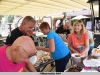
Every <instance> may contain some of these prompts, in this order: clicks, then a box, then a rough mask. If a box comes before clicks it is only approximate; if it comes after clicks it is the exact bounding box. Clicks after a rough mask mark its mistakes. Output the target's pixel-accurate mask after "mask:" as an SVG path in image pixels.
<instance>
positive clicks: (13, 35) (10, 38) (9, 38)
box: [6, 28, 24, 45]
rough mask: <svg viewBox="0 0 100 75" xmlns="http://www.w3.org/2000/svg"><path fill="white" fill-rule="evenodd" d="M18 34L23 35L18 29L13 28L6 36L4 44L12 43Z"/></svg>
mask: <svg viewBox="0 0 100 75" xmlns="http://www.w3.org/2000/svg"><path fill="white" fill-rule="evenodd" d="M20 36H24V35H23V33H22V32H21V31H20V30H19V29H18V28H16V29H14V30H13V31H12V32H11V33H10V34H9V35H8V36H7V38H6V45H7V44H13V42H14V41H15V40H16V39H17V38H18V37H20Z"/></svg>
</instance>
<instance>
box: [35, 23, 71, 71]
mask: <svg viewBox="0 0 100 75" xmlns="http://www.w3.org/2000/svg"><path fill="white" fill-rule="evenodd" d="M39 28H40V30H41V32H42V33H43V34H44V35H47V47H46V48H45V47H36V49H37V50H43V51H46V52H50V53H51V56H52V58H53V59H54V60H55V66H56V72H64V70H65V68H66V65H67V63H68V61H69V59H70V51H69V49H68V47H67V46H66V45H65V43H64V42H63V40H62V39H61V37H60V36H59V35H58V34H57V33H55V32H54V31H52V30H50V26H49V24H48V23H47V22H42V23H41V25H40V27H39Z"/></svg>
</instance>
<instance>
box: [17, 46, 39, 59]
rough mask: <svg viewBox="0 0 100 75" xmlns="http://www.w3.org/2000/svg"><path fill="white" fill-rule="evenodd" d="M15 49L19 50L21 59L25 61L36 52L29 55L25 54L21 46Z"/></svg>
mask: <svg viewBox="0 0 100 75" xmlns="http://www.w3.org/2000/svg"><path fill="white" fill-rule="evenodd" d="M17 49H18V50H19V52H20V54H21V55H22V57H23V59H27V58H30V57H31V56H34V55H36V53H37V51H35V52H34V53H32V54H29V53H27V52H26V50H25V49H23V48H22V47H21V46H18V47H17Z"/></svg>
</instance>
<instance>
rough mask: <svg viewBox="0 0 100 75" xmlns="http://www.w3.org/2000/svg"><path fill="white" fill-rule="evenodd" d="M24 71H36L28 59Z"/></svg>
mask: <svg viewBox="0 0 100 75" xmlns="http://www.w3.org/2000/svg"><path fill="white" fill-rule="evenodd" d="M24 71H30V72H37V71H36V69H35V68H34V66H33V65H32V63H31V62H30V61H29V60H28V61H27V62H26V68H25V69H24Z"/></svg>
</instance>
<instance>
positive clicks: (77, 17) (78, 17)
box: [71, 15, 89, 20]
mask: <svg viewBox="0 0 100 75" xmlns="http://www.w3.org/2000/svg"><path fill="white" fill-rule="evenodd" d="M83 18H89V17H87V16H83V15H79V16H76V17H74V18H72V19H71V20H74V19H83Z"/></svg>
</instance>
